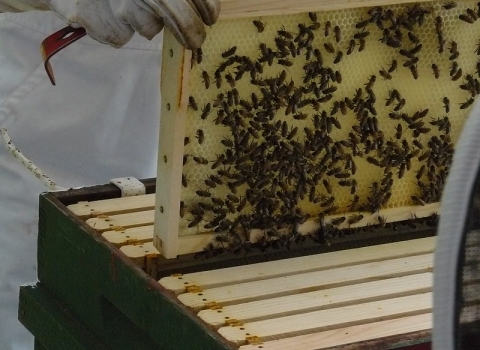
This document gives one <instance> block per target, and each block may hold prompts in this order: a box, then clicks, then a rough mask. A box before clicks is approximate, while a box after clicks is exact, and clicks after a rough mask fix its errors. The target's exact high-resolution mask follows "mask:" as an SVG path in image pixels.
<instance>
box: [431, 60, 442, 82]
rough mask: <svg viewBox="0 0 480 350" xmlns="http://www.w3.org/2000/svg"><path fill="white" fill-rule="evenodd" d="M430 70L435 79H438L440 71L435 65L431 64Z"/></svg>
mask: <svg viewBox="0 0 480 350" xmlns="http://www.w3.org/2000/svg"><path fill="white" fill-rule="evenodd" d="M432 70H433V75H434V76H435V79H438V78H439V77H440V69H439V68H438V66H437V65H436V64H435V63H433V64H432Z"/></svg>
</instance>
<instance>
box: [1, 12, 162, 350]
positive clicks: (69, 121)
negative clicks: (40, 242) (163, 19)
mask: <svg viewBox="0 0 480 350" xmlns="http://www.w3.org/2000/svg"><path fill="white" fill-rule="evenodd" d="M64 26H65V23H64V22H63V21H62V20H60V19H59V18H58V17H57V16H56V15H55V14H53V13H52V12H50V11H48V12H47V11H43V12H40V11H31V12H26V13H19V14H12V13H4V14H0V62H2V64H1V65H0V128H6V129H7V130H8V132H9V134H10V136H11V137H12V140H13V141H14V143H15V144H16V146H17V147H18V148H19V149H20V150H21V151H22V152H23V153H24V154H25V155H27V156H28V157H29V158H31V159H32V160H33V161H34V162H35V163H36V164H37V165H38V166H39V167H40V168H41V169H42V170H43V171H44V172H45V173H47V175H49V176H50V177H52V179H53V180H55V181H56V182H57V184H58V185H59V186H62V187H67V188H68V187H78V186H91V185H94V184H100V183H108V182H109V180H110V179H111V178H115V177H123V176H135V177H137V178H139V179H142V178H148V177H155V176H156V157H157V156H156V154H157V145H158V132H159V130H158V129H159V114H160V107H159V106H160V101H159V95H160V92H159V77H160V72H159V67H160V57H161V52H160V50H161V36H157V37H155V38H154V39H153V40H152V41H147V40H146V39H144V38H142V37H139V36H134V37H133V39H132V40H131V41H130V42H129V43H127V44H126V45H125V46H124V47H122V48H121V49H114V48H112V47H110V46H107V45H103V44H100V43H98V42H96V41H94V40H92V39H90V38H88V37H85V38H82V39H81V40H79V41H77V42H75V44H74V45H71V46H69V47H68V48H67V49H65V50H63V51H61V52H60V53H59V54H57V55H56V56H55V57H53V60H54V62H53V64H54V66H55V73H56V75H57V83H58V86H57V87H54V86H52V85H51V84H50V81H49V79H48V77H47V75H46V73H45V70H44V67H43V63H42V57H41V54H40V51H39V44H40V43H41V41H42V40H43V39H44V38H45V37H46V36H48V35H49V34H51V33H53V32H55V31H57V30H59V29H61V28H62V27H64ZM43 191H45V187H44V186H43V185H42V184H41V183H40V182H39V180H38V179H37V178H35V177H34V176H32V174H30V173H29V172H28V171H27V170H26V169H25V168H24V167H23V165H21V164H19V163H18V162H17V161H16V160H15V159H14V158H13V157H12V155H11V154H9V153H8V151H7V150H6V149H5V147H3V145H0V349H1V350H32V349H33V337H32V336H31V335H30V333H29V332H28V331H27V330H26V329H25V328H24V327H23V326H22V325H21V324H20V322H18V320H17V312H18V292H19V286H20V285H21V284H24V283H27V282H33V281H35V280H36V278H37V271H36V250H37V223H38V196H39V194H40V193H41V192H43Z"/></svg>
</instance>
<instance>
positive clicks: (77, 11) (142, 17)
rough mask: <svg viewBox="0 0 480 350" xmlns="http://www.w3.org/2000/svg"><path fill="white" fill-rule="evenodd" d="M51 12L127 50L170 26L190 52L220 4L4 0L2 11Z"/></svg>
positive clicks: (196, 0)
mask: <svg viewBox="0 0 480 350" xmlns="http://www.w3.org/2000/svg"><path fill="white" fill-rule="evenodd" d="M29 7H30V9H42V10H46V9H51V10H53V11H54V12H56V13H57V14H58V15H59V16H60V17H61V18H63V19H64V20H65V21H66V22H67V23H68V24H70V25H72V26H73V27H79V26H80V27H84V28H85V29H86V31H87V34H88V35H89V36H90V37H92V38H93V39H95V40H97V41H99V42H101V43H105V44H109V45H112V46H114V47H120V46H123V45H124V44H125V43H127V42H128V41H129V40H130V38H131V37H132V35H133V33H134V32H135V31H136V32H138V33H139V34H140V35H142V36H144V37H146V38H147V39H152V38H153V37H154V36H155V35H157V34H158V33H159V32H160V31H161V30H162V29H163V26H164V25H166V26H167V27H168V28H169V29H170V30H171V31H172V33H173V34H174V35H175V37H176V38H177V40H178V41H179V42H180V43H181V44H182V45H183V46H185V47H187V48H189V49H195V48H199V47H200V46H201V45H202V43H203V42H204V40H205V35H206V34H205V25H212V24H213V23H215V21H216V20H217V18H218V15H219V13H220V0H97V1H92V0H0V11H2V10H3V11H14V12H18V11H26V10H28V9H29Z"/></svg>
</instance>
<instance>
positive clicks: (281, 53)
mask: <svg viewBox="0 0 480 350" xmlns="http://www.w3.org/2000/svg"><path fill="white" fill-rule="evenodd" d="M455 6H456V4H455V3H453V2H448V3H445V4H443V8H444V9H445V10H447V11H448V10H450V9H453V8H455ZM432 14H433V8H432V7H430V6H428V5H422V4H414V5H411V6H409V7H405V8H404V9H403V10H402V11H393V10H392V9H384V8H382V7H374V8H371V9H369V10H368V12H367V13H366V17H365V19H362V20H361V21H359V22H357V23H356V25H355V28H356V33H355V34H353V36H352V37H351V38H344V37H343V36H342V30H341V28H340V27H339V26H338V25H335V24H334V23H331V22H330V21H327V22H324V23H320V21H319V20H318V19H317V15H316V14H315V13H308V17H307V16H306V21H305V23H298V26H297V29H296V31H287V30H285V28H283V27H282V28H278V30H277V31H276V33H277V34H276V36H275V38H274V45H272V46H269V45H267V44H265V43H260V44H259V45H258V49H259V55H258V56H257V57H255V58H252V57H248V56H246V55H241V54H240V53H238V52H237V51H238V50H237V47H236V46H233V47H231V48H228V49H227V50H225V51H224V52H223V53H222V55H221V56H222V58H221V60H222V61H221V62H220V64H219V65H218V67H217V68H216V69H215V71H213V72H207V71H202V73H201V78H202V82H203V84H204V88H205V89H212V88H214V87H216V88H217V89H218V90H219V91H222V92H220V93H218V95H217V97H216V98H215V99H214V100H212V101H210V102H207V103H205V104H204V105H203V106H202V107H200V106H199V105H198V103H197V102H196V100H195V97H194V96H190V98H189V108H191V109H193V110H194V111H195V112H197V113H198V117H199V118H201V119H202V120H208V121H211V122H212V123H214V124H215V125H217V126H223V127H224V128H226V130H228V134H229V135H230V136H229V137H225V138H223V139H221V140H219V142H220V143H221V148H222V150H223V152H222V153H220V154H217V156H216V157H215V159H207V158H204V157H202V156H200V155H193V154H186V155H185V156H184V160H183V161H184V165H185V164H187V163H188V162H194V163H196V166H205V167H209V168H210V170H209V173H210V174H209V175H208V176H207V177H206V178H205V179H204V180H203V184H204V185H203V186H201V187H200V188H198V189H196V190H195V194H196V196H197V199H196V200H193V201H191V202H189V203H186V202H185V201H182V202H181V203H180V216H181V217H182V218H183V219H184V220H187V222H188V225H187V226H188V227H189V228H194V227H201V228H203V229H205V230H210V231H213V232H215V233H218V234H217V235H216V239H215V241H214V242H212V243H210V244H209V245H208V246H207V247H206V248H205V249H204V251H203V252H201V253H199V254H198V256H206V257H209V256H212V255H216V254H219V253H223V252H234V253H240V252H248V251H250V250H251V249H252V247H259V249H261V250H262V251H264V250H265V249H267V248H269V247H273V248H280V247H287V248H290V246H291V245H292V244H294V243H300V242H303V241H304V240H305V239H306V236H304V235H302V234H300V232H299V226H300V225H301V224H303V223H305V222H306V221H307V220H317V221H318V222H319V226H320V228H319V229H318V230H317V231H315V232H314V233H312V234H311V235H310V236H309V237H311V238H312V239H313V240H314V241H316V242H326V241H328V239H329V238H331V237H334V236H337V235H339V234H344V233H345V232H346V231H345V230H338V229H337V226H338V225H340V224H344V223H345V222H347V223H348V224H350V225H353V224H355V223H357V222H359V221H360V220H362V218H363V214H361V213H362V212H372V213H375V212H378V211H379V210H380V209H382V208H385V207H386V206H387V205H388V203H389V201H390V199H391V196H392V187H393V185H394V182H395V179H402V178H403V177H404V176H405V174H406V173H410V172H414V171H415V178H416V183H417V189H416V191H415V192H414V193H412V195H411V202H412V203H413V204H417V205H425V204H426V203H432V202H437V201H439V200H440V197H441V193H442V189H443V186H444V184H445V181H446V177H447V174H448V170H449V168H450V165H451V162H452V156H453V151H454V144H453V142H452V140H451V137H450V131H451V123H450V120H449V117H448V114H449V113H450V110H451V109H453V108H456V106H454V105H451V104H450V100H449V98H448V97H447V96H445V97H443V99H442V104H443V107H442V108H443V109H444V111H445V113H444V114H443V115H441V116H437V115H436V116H432V115H431V113H430V111H429V109H420V110H417V111H415V112H413V113H406V111H405V108H404V107H405V105H406V104H407V101H406V99H405V98H404V97H403V96H402V94H401V92H400V91H398V90H397V89H392V90H390V91H389V92H388V98H387V99H386V101H384V100H383V99H382V100H380V99H377V97H376V94H375V84H376V82H377V81H378V80H379V79H383V80H392V79H393V77H394V75H395V74H396V72H397V71H398V70H400V69H407V70H408V71H410V74H411V75H412V76H413V78H414V79H418V77H419V71H418V68H417V66H418V63H419V61H420V59H421V52H422V47H423V45H424V43H422V42H421V40H420V39H419V37H418V36H417V34H416V31H417V29H418V28H420V27H421V26H423V25H425V24H427V23H430V24H432V23H433V25H434V27H435V33H436V39H437V43H438V53H439V54H445V55H447V56H448V60H449V61H450V62H451V65H452V67H451V69H450V71H449V72H448V74H449V77H450V79H451V80H452V81H459V87H460V89H461V90H464V91H465V92H466V94H468V97H467V98H466V100H465V102H462V103H461V104H460V105H459V108H460V109H465V108H468V107H469V106H470V105H471V104H472V103H473V101H474V98H475V96H476V95H478V94H479V93H480V83H479V80H478V79H477V78H478V76H479V74H480V63H478V64H477V71H476V72H475V73H472V74H464V72H463V70H462V68H461V67H460V66H459V64H458V63H457V59H458V57H459V55H460V53H459V52H458V50H457V44H456V43H455V42H454V41H451V42H449V41H447V39H446V37H445V35H444V33H443V21H442V17H441V16H437V17H434V16H433V15H432ZM479 15H480V6H479V7H477V8H475V9H468V10H467V11H466V13H464V14H461V15H460V16H459V18H458V20H460V21H464V22H467V23H474V22H475V21H476V20H477V19H478V17H479ZM429 18H430V19H431V20H430V22H428V19H429ZM432 20H433V21H432ZM265 25H266V24H265V23H263V22H261V21H259V20H255V21H253V23H252V26H255V28H256V31H257V32H258V33H262V32H263V31H264V29H265ZM319 36H320V37H322V40H321V42H322V44H321V45H319V44H316V43H314V39H315V38H318V37H319ZM372 38H373V39H372ZM369 40H379V42H381V43H382V44H384V45H385V47H386V48H390V49H394V50H396V51H397V52H398V59H397V58H395V59H393V60H392V61H391V62H390V64H389V65H388V66H387V68H386V69H384V68H383V67H382V68H381V69H380V70H379V71H378V74H374V75H371V76H369V77H368V78H367V79H365V81H364V82H363V83H362V85H361V86H359V87H358V88H357V89H356V90H355V92H354V93H353V94H352V95H351V96H342V97H339V96H337V95H336V91H337V89H338V88H339V86H340V84H342V81H343V79H344V77H343V76H342V73H341V71H340V69H339V68H338V67H339V64H340V63H341V62H342V60H343V59H344V58H345V57H346V56H349V55H352V54H355V53H357V52H362V51H364V50H366V49H367V48H368V45H369ZM477 54H480V49H479V50H477ZM202 59H203V55H202V52H201V50H197V51H196V52H195V53H194V55H193V63H192V64H195V63H196V64H199V63H201V62H202ZM400 59H404V62H403V63H402V62H401V61H400ZM299 62H300V63H299ZM299 64H301V66H302V72H303V76H302V77H301V79H300V81H299V79H298V78H295V79H294V78H293V77H292V76H290V75H289V70H290V68H291V67H294V66H295V65H299ZM272 66H277V67H278V66H279V67H281V71H280V72H279V73H278V74H276V75H274V76H271V75H268V74H267V73H266V70H267V68H268V67H272ZM431 68H432V71H431V72H429V74H433V76H434V77H435V78H436V79H438V78H439V77H440V76H441V75H442V74H447V73H446V72H441V71H440V69H439V67H438V66H437V64H436V63H432V64H431ZM422 74H423V72H422ZM475 76H476V77H475ZM244 80H247V81H249V83H250V85H251V86H253V90H252V89H250V91H253V92H250V93H249V94H248V95H247V94H244V93H242V90H241V89H240V91H239V88H238V86H239V84H240V82H242V81H244ZM379 104H382V105H383V106H382V108H385V107H388V108H390V112H389V113H388V115H383V114H382V115H380V114H379V113H377V108H378V106H379ZM327 106H328V107H327ZM384 106H385V107H384ZM385 118H386V119H388V120H389V122H392V121H393V122H394V123H395V124H396V127H395V133H394V134H392V135H390V134H387V133H386V132H384V131H383V130H382V119H385ZM347 119H348V125H349V126H348V130H345V126H344V125H345V124H347V122H344V120H347ZM352 123H353V125H352ZM350 125H351V126H350ZM340 130H341V132H342V135H347V136H346V137H341V138H338V137H335V135H338V133H339V132H340ZM336 133H337V134H336ZM205 137H206V135H205V131H204V130H202V129H198V130H197V131H196V134H195V139H196V140H193V137H186V138H185V145H187V144H189V143H193V142H198V144H199V145H202V144H203V142H204V141H205ZM359 159H362V160H363V161H366V162H368V163H369V164H370V165H371V166H373V167H375V168H376V169H377V170H378V173H379V174H381V178H380V179H379V180H378V181H374V182H373V183H371V184H370V186H369V188H368V191H367V192H368V195H367V196H364V198H361V197H360V196H359V194H358V192H359V184H358V181H357V179H356V177H355V175H356V173H357V171H358V166H357V163H358V162H359ZM412 164H416V165H418V166H414V165H412ZM182 184H183V186H184V187H188V186H189V180H188V174H183V175H182ZM338 188H343V189H344V190H343V191H347V192H348V193H349V195H350V196H351V200H350V203H349V204H348V206H339V205H338V203H337V200H336V191H337V190H338ZM225 193H227V194H226V195H222V194H225ZM364 193H365V192H364ZM307 207H308V208H309V210H305V209H302V208H307ZM312 208H313V209H312ZM345 212H348V213H355V212H358V213H357V214H348V215H346V216H343V217H337V218H336V219H334V220H332V221H331V222H329V223H326V222H325V216H326V215H331V214H340V213H345ZM417 221H418V220H415V219H414V218H412V220H410V221H409V222H408V223H406V224H408V225H416V222H417ZM436 221H437V217H436V216H434V217H432V218H430V219H428V220H427V224H430V225H435V224H436ZM386 225H388V223H387V219H386V218H384V217H382V216H379V218H378V226H380V227H385V226H386ZM253 229H259V230H263V231H264V235H263V236H262V237H261V238H260V239H259V240H258V241H257V242H255V244H253V243H252V242H251V241H250V236H249V233H250V232H251V230H253ZM352 230H353V229H352ZM352 232H353V231H352Z"/></svg>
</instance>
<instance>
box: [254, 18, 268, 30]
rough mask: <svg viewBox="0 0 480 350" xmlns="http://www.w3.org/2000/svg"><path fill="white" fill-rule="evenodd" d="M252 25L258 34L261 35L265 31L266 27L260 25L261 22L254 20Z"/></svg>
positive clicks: (262, 24)
mask: <svg viewBox="0 0 480 350" xmlns="http://www.w3.org/2000/svg"><path fill="white" fill-rule="evenodd" d="M253 25H254V26H255V27H256V28H257V31H258V32H259V33H263V31H264V30H265V26H266V24H264V23H262V22H261V21H258V20H254V21H253Z"/></svg>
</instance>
